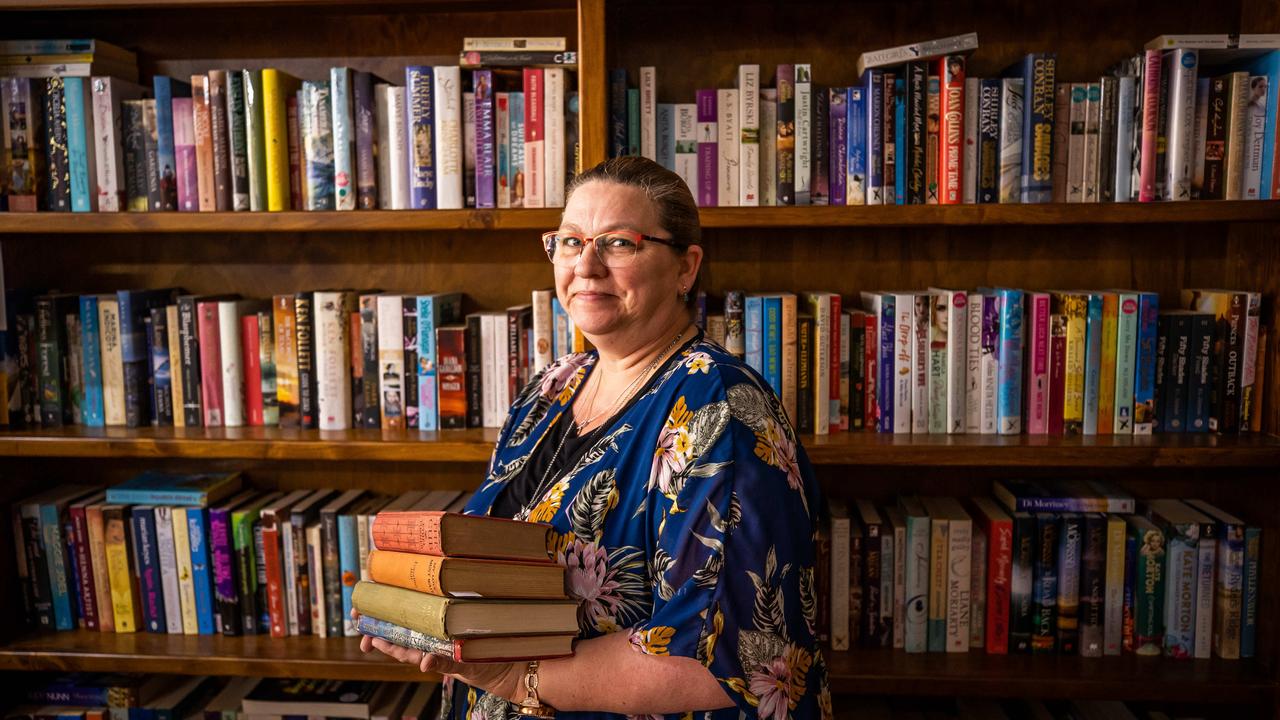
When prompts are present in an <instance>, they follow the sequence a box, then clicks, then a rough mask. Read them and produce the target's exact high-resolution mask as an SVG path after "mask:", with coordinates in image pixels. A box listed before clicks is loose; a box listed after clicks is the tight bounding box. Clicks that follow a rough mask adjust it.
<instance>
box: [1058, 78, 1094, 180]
mask: <svg viewBox="0 0 1280 720" xmlns="http://www.w3.org/2000/svg"><path fill="white" fill-rule="evenodd" d="M1070 88H1071V89H1070V94H1071V97H1070V100H1069V106H1070V109H1069V110H1068V119H1069V124H1070V131H1069V132H1068V139H1067V151H1066V153H1064V154H1066V155H1067V156H1068V157H1067V196H1066V201H1067V202H1071V203H1078V202H1084V166H1085V148H1084V145H1085V116H1086V115H1087V114H1088V103H1089V84H1088V83H1071V85H1070Z"/></svg>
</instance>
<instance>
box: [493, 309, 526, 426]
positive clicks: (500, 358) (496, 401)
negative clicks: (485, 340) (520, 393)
mask: <svg viewBox="0 0 1280 720" xmlns="http://www.w3.org/2000/svg"><path fill="white" fill-rule="evenodd" d="M510 322H511V320H510V318H509V317H508V315H507V313H505V312H498V313H495V314H494V318H493V325H492V326H491V327H490V332H492V333H493V336H492V338H490V347H491V348H492V349H493V377H494V381H493V385H494V393H493V422H494V424H493V427H502V423H503V422H505V421H506V419H507V410H508V409H509V408H510V407H511V400H512V398H511V377H510V375H511V373H510V368H511V352H510V345H509V344H508V333H509V332H510V328H509V325H510ZM517 390H519V388H517Z"/></svg>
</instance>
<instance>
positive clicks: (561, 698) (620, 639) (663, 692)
mask: <svg viewBox="0 0 1280 720" xmlns="http://www.w3.org/2000/svg"><path fill="white" fill-rule="evenodd" d="M574 652H575V654H574V655H573V656H572V657H567V658H560V659H558V660H546V661H543V662H542V663H540V664H539V669H538V696H539V698H540V699H541V700H542V701H543V702H546V703H548V704H550V705H551V706H552V707H555V708H556V709H557V710H566V711H569V710H582V711H596V712H613V713H622V714H625V715H659V714H664V713H677V712H685V711H689V710H714V709H717V708H724V707H730V706H732V705H733V701H731V700H730V699H729V696H728V695H726V694H725V692H724V689H723V688H722V687H721V686H720V683H719V682H718V681H717V680H716V679H715V676H714V675H712V674H711V671H710V670H708V669H707V668H706V667H705V666H704V665H703V664H702V663H700V662H698V661H697V660H695V659H693V658H687V657H678V656H659V655H647V654H645V653H643V652H640V651H639V650H637V649H635V648H633V647H632V646H631V643H630V642H629V641H628V638H627V633H626V632H625V631H623V632H615V633H610V634H609V635H604V636H602V637H597V638H591V639H590V640H583V641H581V642H579V643H578V644H577V645H576V647H575V651H574ZM523 694H524V689H523V686H522V687H521V688H520V689H519V690H518V693H517V695H518V696H519V697H523Z"/></svg>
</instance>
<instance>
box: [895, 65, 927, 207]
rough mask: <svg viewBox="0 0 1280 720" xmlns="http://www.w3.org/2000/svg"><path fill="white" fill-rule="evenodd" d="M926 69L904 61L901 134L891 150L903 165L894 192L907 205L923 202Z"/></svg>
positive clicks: (925, 142)
mask: <svg viewBox="0 0 1280 720" xmlns="http://www.w3.org/2000/svg"><path fill="white" fill-rule="evenodd" d="M928 92H929V91H928V70H927V65H925V64H924V63H919V62H913V63H908V64H907V65H906V88H905V92H904V95H905V97H904V101H905V105H906V107H905V108H904V110H905V112H904V116H903V125H904V126H905V127H904V128H903V130H904V132H903V136H902V142H901V143H898V145H897V147H896V148H895V150H897V152H898V155H899V163H900V164H901V165H903V169H904V172H903V173H902V174H903V175H904V178H903V191H904V192H903V193H895V195H896V198H895V199H901V200H902V202H904V203H906V204H909V205H918V204H921V203H924V201H925V196H926V194H927V193H928V187H927V184H928V180H927V178H926V173H927V166H928V163H927V162H926V161H925V153H926V152H927V151H928V132H929V131H928V122H927V121H928V118H927V115H928V110H929V108H928Z"/></svg>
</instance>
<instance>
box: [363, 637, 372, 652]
mask: <svg viewBox="0 0 1280 720" xmlns="http://www.w3.org/2000/svg"><path fill="white" fill-rule="evenodd" d="M372 649H373V638H371V637H369V636H368V635H361V636H360V652H365V653H367V652H369V651H370V650H372Z"/></svg>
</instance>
